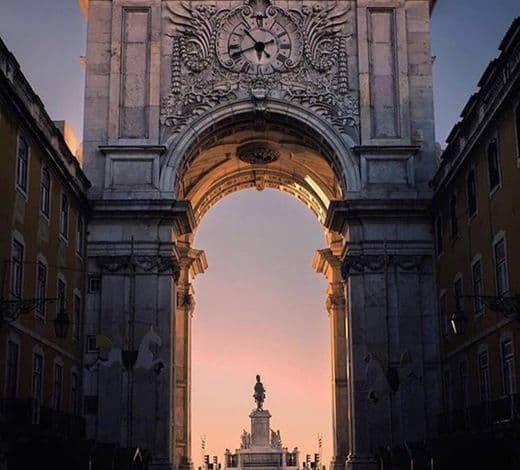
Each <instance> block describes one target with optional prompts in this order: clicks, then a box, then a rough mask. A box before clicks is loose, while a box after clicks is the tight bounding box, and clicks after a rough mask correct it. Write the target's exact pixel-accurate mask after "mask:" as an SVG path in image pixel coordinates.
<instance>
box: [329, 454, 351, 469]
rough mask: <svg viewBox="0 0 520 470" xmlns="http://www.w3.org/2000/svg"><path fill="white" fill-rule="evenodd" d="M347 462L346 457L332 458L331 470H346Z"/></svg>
mask: <svg viewBox="0 0 520 470" xmlns="http://www.w3.org/2000/svg"><path fill="white" fill-rule="evenodd" d="M346 462H347V458H346V457H332V460H331V461H330V465H329V470H345V465H346Z"/></svg>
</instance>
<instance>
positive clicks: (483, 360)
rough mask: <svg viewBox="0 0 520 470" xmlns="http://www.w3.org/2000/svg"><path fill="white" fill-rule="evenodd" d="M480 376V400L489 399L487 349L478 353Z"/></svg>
mask: <svg viewBox="0 0 520 470" xmlns="http://www.w3.org/2000/svg"><path fill="white" fill-rule="evenodd" d="M478 377H479V385H480V401H482V402H484V401H489V356H488V352H487V351H482V352H481V353H480V354H479V355H478Z"/></svg>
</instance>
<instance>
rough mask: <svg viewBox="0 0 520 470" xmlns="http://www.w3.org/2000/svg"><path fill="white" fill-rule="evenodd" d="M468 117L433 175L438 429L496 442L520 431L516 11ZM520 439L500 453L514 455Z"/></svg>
mask: <svg viewBox="0 0 520 470" xmlns="http://www.w3.org/2000/svg"><path fill="white" fill-rule="evenodd" d="M461 117H462V119H461V121H460V122H459V123H458V124H457V125H456V126H455V127H454V129H453V130H452V132H451V134H450V136H449V138H448V145H447V147H446V149H445V151H444V152H443V154H442V156H441V162H440V168H439V170H438V173H437V174H436V176H435V178H434V179H433V181H432V186H433V188H434V190H435V198H434V202H433V213H434V218H435V237H436V252H437V259H436V272H437V286H438V292H437V294H438V304H439V314H440V319H441V328H440V329H441V332H442V346H443V397H444V413H443V414H442V415H441V421H440V430H441V433H442V434H445V435H450V434H451V435H453V434H460V435H464V434H467V435H471V434H473V436H474V435H475V434H479V435H484V434H485V433H490V436H492V437H490V439H491V440H493V439H494V437H493V436H495V435H498V434H499V433H502V434H504V432H505V436H506V437H503V440H502V441H500V439H499V443H497V445H499V444H500V442H502V443H503V442H505V440H507V436H508V434H507V432H510V433H512V435H514V433H516V437H517V438H518V430H519V424H520V400H519V395H518V392H519V386H520V383H519V382H518V380H519V377H520V357H519V354H520V323H519V320H520V297H519V294H520V249H519V241H520V219H519V211H520V202H519V201H520V198H519V196H520V20H519V19H518V18H517V19H516V20H515V21H514V22H513V24H512V25H511V27H510V29H509V30H508V32H507V34H506V35H505V37H504V39H503V41H502V43H501V44H500V56H499V57H498V58H497V59H495V60H493V61H492V62H491V63H490V64H489V66H488V67H487V69H486V70H485V72H484V74H483V75H482V78H481V79H480V82H479V90H478V92H477V93H475V94H474V95H473V96H472V97H471V98H470V100H469V101H468V103H467V104H466V106H465V108H464V110H463V112H462V116H461ZM507 430H509V431H507ZM506 431H507V432H506ZM497 439H498V437H497ZM511 442H514V441H511ZM488 447H489V446H488ZM506 447H507V446H506ZM515 447H517V445H512V444H511V445H510V446H509V451H506V452H502V453H499V454H501V455H503V456H509V457H510V458H514V457H513V456H512V455H511V454H512V449H514V448H515ZM473 454H474V455H478V452H474V453H473ZM499 454H497V455H499ZM516 458H518V456H517V457H516ZM516 463H517V464H518V460H517V461H516ZM507 465H509V463H508V462H503V463H502V466H500V465H499V467H500V468H510V467H508V466H507ZM511 468H512V467H511Z"/></svg>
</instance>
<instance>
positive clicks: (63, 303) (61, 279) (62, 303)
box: [56, 273, 67, 315]
mask: <svg viewBox="0 0 520 470" xmlns="http://www.w3.org/2000/svg"><path fill="white" fill-rule="evenodd" d="M60 284H63V299H62V298H61V297H60V294H61V292H60ZM56 299H57V300H56V315H59V314H60V312H61V309H62V308H63V311H65V309H66V308H67V281H66V280H65V276H63V275H62V274H61V273H60V274H58V278H57V280H56Z"/></svg>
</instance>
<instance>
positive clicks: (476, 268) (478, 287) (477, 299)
mask: <svg viewBox="0 0 520 470" xmlns="http://www.w3.org/2000/svg"><path fill="white" fill-rule="evenodd" d="M471 271H472V274H473V306H474V308H475V315H478V314H479V313H483V312H484V303H483V302H482V296H483V295H484V285H483V282H482V262H481V261H480V260H477V261H475V262H474V263H473V266H472V267H471Z"/></svg>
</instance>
